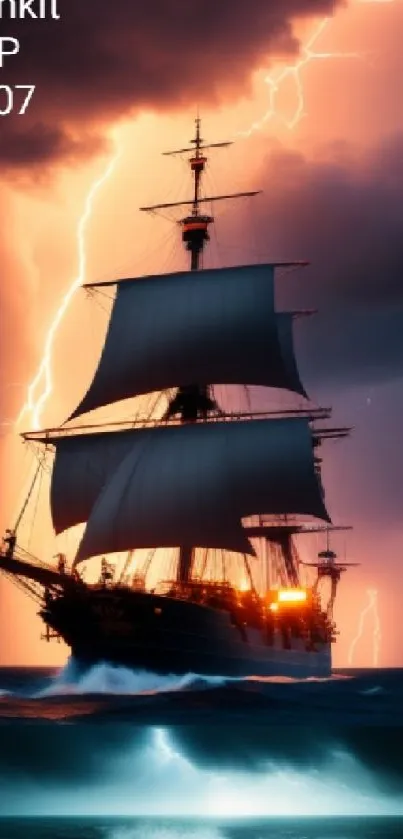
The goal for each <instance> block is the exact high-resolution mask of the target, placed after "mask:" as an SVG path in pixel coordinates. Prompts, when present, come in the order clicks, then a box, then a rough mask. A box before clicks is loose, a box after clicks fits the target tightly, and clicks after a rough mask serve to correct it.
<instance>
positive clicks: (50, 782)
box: [0, 662, 403, 839]
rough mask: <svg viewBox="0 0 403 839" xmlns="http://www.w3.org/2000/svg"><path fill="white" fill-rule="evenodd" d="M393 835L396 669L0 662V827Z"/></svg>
mask: <svg viewBox="0 0 403 839" xmlns="http://www.w3.org/2000/svg"><path fill="white" fill-rule="evenodd" d="M3 837H4V839H22V837H24V839H25V838H26V837H29V839H48V837H49V839H50V837H52V839H70V837H71V838H72V837H74V838H75V839H138V837H139V839H140V837H141V839H266V837H267V839H269V837H270V839H367V837H368V839H369V837H374V838H375V839H378V837H379V839H381V838H382V839H387V837H399V839H403V670H354V671H353V670H350V671H344V672H342V671H338V672H335V673H334V674H333V676H332V677H331V678H330V679H319V680H315V679H308V680H293V679H285V678H283V679H279V678H268V679H260V678H259V679H258V678H249V679H226V678H218V677H217V678H207V677H201V676H197V675H195V674H188V675H187V676H174V675H173V676H158V675H156V674H152V673H145V672H132V671H130V670H126V669H124V668H115V667H111V666H109V665H97V666H96V667H93V668H92V669H91V670H90V671H89V672H88V673H86V674H85V675H82V674H79V673H78V671H76V669H75V667H74V662H70V663H69V664H68V665H67V666H66V667H65V668H64V669H62V670H61V671H57V670H56V669H49V668H48V669H32V668H31V669H29V668H3V669H0V839H3Z"/></svg>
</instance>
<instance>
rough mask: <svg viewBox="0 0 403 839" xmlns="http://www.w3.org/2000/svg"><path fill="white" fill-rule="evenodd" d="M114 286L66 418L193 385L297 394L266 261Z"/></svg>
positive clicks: (288, 337)
mask: <svg viewBox="0 0 403 839" xmlns="http://www.w3.org/2000/svg"><path fill="white" fill-rule="evenodd" d="M117 286H118V287H117V293H116V299H115V302H114V306H113V310H112V314H111V319H110V323H109V328H108V332H107V336H106V340H105V345H104V349H103V353H102V355H101V359H100V362H99V366H98V369H97V371H96V373H95V376H94V379H93V381H92V384H91V386H90V388H89V390H88V392H87V394H86V396H85V397H84V399H83V400H82V402H81V403H80V405H79V406H78V407H77V408H76V410H75V411H74V413H73V414H72V417H77V416H79V415H80V414H83V413H85V412H87V411H91V410H93V409H95V408H99V407H101V406H103V405H109V404H111V403H113V402H117V401H119V400H121V399H127V398H130V397H133V396H138V395H140V394H144V393H152V392H154V391H157V390H165V389H167V388H171V387H176V386H180V385H190V384H194V383H197V384H199V385H209V384H249V385H266V386H268V387H278V388H283V389H284V388H285V389H287V390H291V391H295V392H297V393H301V394H303V395H305V394H304V391H303V388H302V385H301V382H300V380H299V376H298V372H297V368H296V363H295V359H294V352H293V344H292V332H291V315H288V316H286V317H287V318H288V320H287V321H285V320H284V317H285V316H284V315H282V316H281V317H282V318H283V320H282V325H281V324H280V328H279V322H278V315H277V314H276V312H275V308H274V266H273V265H252V266H243V267H240V268H222V269H213V270H207V271H200V272H197V271H193V272H190V271H189V272H186V271H185V272H181V273H175V274H164V275H160V276H154V277H142V278H139V279H136V280H123V281H120V282H118V283H117ZM286 323H287V324H288V325H287V326H286V325H285V324H286ZM72 417H71V418H72Z"/></svg>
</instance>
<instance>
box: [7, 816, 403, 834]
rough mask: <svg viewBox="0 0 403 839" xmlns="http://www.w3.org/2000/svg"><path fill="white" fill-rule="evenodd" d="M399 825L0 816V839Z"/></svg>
mask: <svg viewBox="0 0 403 839" xmlns="http://www.w3.org/2000/svg"><path fill="white" fill-rule="evenodd" d="M402 835H403V833H402V824H401V822H400V820H399V821H398V820H396V819H392V818H382V819H372V820H368V819H351V818H348V819H346V818H342V817H341V818H334V819H305V820H303V821H301V819H299V820H297V821H295V820H292V821H290V820H289V819H281V820H274V819H271V820H268V819H266V820H262V819H260V820H250V821H245V820H242V821H241V822H239V821H238V822H217V821H211V822H209V823H206V821H204V822H203V821H200V820H192V821H188V820H182V819H164V820H158V819H130V820H128V819H55V818H49V819H41V818H37V819H13V820H10V819H3V820H2V819H0V839H26V838H27V837H29V839H401V837H402Z"/></svg>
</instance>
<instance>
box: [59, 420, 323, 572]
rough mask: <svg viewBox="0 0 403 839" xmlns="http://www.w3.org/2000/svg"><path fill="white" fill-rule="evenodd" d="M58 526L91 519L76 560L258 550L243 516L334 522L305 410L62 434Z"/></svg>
mask: <svg viewBox="0 0 403 839" xmlns="http://www.w3.org/2000/svg"><path fill="white" fill-rule="evenodd" d="M54 444H55V445H56V461H55V466H54V471H53V477H52V489H51V506H52V516H53V522H54V526H55V529H56V531H57V532H60V531H61V530H63V529H65V528H66V527H69V526H72V525H74V524H77V523H78V522H82V521H88V524H87V528H86V531H85V534H84V537H83V540H82V542H81V545H80V548H79V551H78V554H77V561H81V560H82V559H86V558H87V557H89V556H94V555H99V554H101V553H108V552H113V551H121V550H126V549H129V548H145V547H171V546H172V547H176V546H179V545H181V544H192V545H195V546H196V545H197V546H200V547H216V548H225V549H227V550H234V551H241V552H247V551H249V552H253V551H252V549H251V547H250V544H249V542H248V541H247V539H246V536H245V534H244V532H243V530H242V528H241V519H242V518H244V517H246V516H249V515H254V514H259V513H266V514H268V515H269V514H273V515H276V514H284V513H289V514H292V513H294V514H304V515H312V516H315V517H318V518H323V519H325V520H329V517H328V514H327V512H326V509H325V506H324V502H323V496H322V491H321V487H320V482H319V479H318V476H317V474H316V470H315V466H314V457H313V448H312V432H311V429H310V427H309V423H308V420H307V419H306V418H299V417H298V418H290V419H278V420H277V419H276V420H253V421H250V422H242V421H231V422H222V421H220V422H208V423H195V424H189V425H178V426H160V427H157V428H147V429H138V430H129V431H124V432H117V433H114V434H110V433H103V434H84V435H80V436H75V437H65V438H60V439H56V440H54Z"/></svg>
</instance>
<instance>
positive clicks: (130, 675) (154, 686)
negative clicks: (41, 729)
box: [37, 660, 227, 697]
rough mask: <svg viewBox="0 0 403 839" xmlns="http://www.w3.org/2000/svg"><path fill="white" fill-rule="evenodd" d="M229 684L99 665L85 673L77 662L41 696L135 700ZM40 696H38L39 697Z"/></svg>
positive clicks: (219, 679) (192, 675)
mask: <svg viewBox="0 0 403 839" xmlns="http://www.w3.org/2000/svg"><path fill="white" fill-rule="evenodd" d="M226 681H227V680H226V679H225V678H224V677H221V676H198V675H197V674H195V673H187V674H185V675H182V676H177V675H174V674H172V675H168V676H161V675H158V674H157V673H150V672H148V671H146V670H137V671H136V670H129V669H128V668H126V667H114V666H113V665H111V664H96V665H94V666H93V667H91V668H90V669H89V670H86V671H85V672H82V671H81V670H79V669H78V668H77V666H76V664H75V662H74V661H73V660H71V661H69V662H68V664H67V665H66V667H65V668H64V669H63V670H62V671H61V672H60V673H59V674H58V676H56V678H55V679H54V681H53V682H52V684H51V685H50V686H48V687H47V688H45V690H42V691H41V692H40V694H39V696H42V697H45V696H60V695H63V696H65V695H66V694H73V695H74V694H76V695H78V694H80V695H81V694H99V693H102V694H111V695H121V696H134V695H138V694H148V693H165V692H167V691H177V690H186V689H190V688H192V687H196V686H197V687H205V688H209V687H211V688H213V687H217V686H219V685H222V684H224V683H225V682H226ZM37 695H38V694H37Z"/></svg>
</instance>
